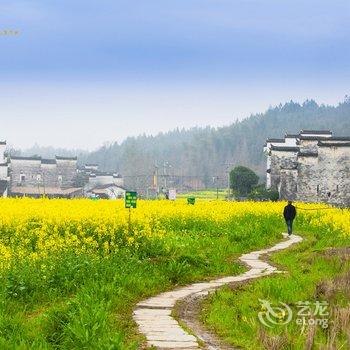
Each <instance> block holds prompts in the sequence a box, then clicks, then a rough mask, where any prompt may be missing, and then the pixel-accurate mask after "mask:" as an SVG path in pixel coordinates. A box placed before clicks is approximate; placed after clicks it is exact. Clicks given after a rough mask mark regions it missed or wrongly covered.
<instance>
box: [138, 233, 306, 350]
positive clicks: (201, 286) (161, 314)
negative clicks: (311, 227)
mask: <svg viewBox="0 0 350 350" xmlns="http://www.w3.org/2000/svg"><path fill="white" fill-rule="evenodd" d="M284 237H286V238H288V239H287V240H285V241H283V242H280V243H278V244H276V245H275V246H273V247H271V248H267V249H263V250H258V251H255V252H251V253H248V254H243V255H242V256H241V257H240V258H239V259H240V260H241V261H242V262H243V263H245V264H246V265H248V266H249V267H250V268H251V269H250V270H249V271H247V272H245V273H243V274H241V275H238V276H229V277H224V278H219V279H216V280H212V281H210V282H203V283H194V284H191V285H189V286H186V287H182V288H178V289H175V290H173V291H170V292H165V293H161V294H159V295H157V296H155V297H152V298H149V299H147V300H144V301H141V302H140V303H138V304H137V306H136V309H135V310H134V320H135V321H136V323H137V325H138V327H139V330H140V332H141V333H143V334H144V335H145V336H146V338H147V345H148V346H150V347H152V346H153V347H155V348H157V349H186V350H190V349H199V348H200V347H199V344H198V341H197V338H196V337H195V336H193V335H191V334H189V333H188V332H186V331H185V330H184V329H183V328H181V326H180V325H179V324H178V322H177V321H176V320H175V319H174V318H173V317H172V316H171V312H172V309H173V308H174V306H175V304H176V302H178V301H179V300H181V299H183V298H186V297H188V296H189V295H192V294H197V295H201V294H203V295H204V294H205V295H206V294H208V292H211V291H213V290H215V289H217V288H219V287H221V286H223V285H225V284H227V283H232V282H239V281H245V280H248V279H253V278H258V277H262V276H267V275H270V274H272V273H275V272H278V271H277V268H276V267H274V266H271V265H269V264H268V263H267V262H265V261H262V260H260V259H259V257H260V255H262V254H267V253H271V252H274V251H277V250H281V249H286V248H288V247H289V246H290V245H292V244H294V243H298V242H300V241H302V238H301V237H300V236H297V235H292V236H290V237H288V236H287V235H286V234H284Z"/></svg>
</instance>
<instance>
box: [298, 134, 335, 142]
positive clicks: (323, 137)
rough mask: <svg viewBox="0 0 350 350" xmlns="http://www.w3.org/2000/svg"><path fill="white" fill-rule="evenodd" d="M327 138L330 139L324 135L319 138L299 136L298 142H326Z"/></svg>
mask: <svg viewBox="0 0 350 350" xmlns="http://www.w3.org/2000/svg"><path fill="white" fill-rule="evenodd" d="M329 138H330V137H327V136H325V135H319V136H303V135H301V136H300V137H299V139H300V140H309V141H317V140H320V139H322V140H327V139H329Z"/></svg>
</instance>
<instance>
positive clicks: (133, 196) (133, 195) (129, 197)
mask: <svg viewBox="0 0 350 350" xmlns="http://www.w3.org/2000/svg"><path fill="white" fill-rule="evenodd" d="M124 202H125V208H127V209H129V227H128V232H129V233H130V230H131V208H134V209H136V206H137V192H134V191H125V198H124Z"/></svg>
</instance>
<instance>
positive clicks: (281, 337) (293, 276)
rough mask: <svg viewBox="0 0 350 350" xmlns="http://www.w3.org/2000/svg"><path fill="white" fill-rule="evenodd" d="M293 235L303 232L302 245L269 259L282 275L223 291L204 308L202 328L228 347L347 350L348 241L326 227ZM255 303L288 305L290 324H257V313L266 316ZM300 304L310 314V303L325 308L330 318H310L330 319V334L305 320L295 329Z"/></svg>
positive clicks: (349, 333)
mask: <svg viewBox="0 0 350 350" xmlns="http://www.w3.org/2000/svg"><path fill="white" fill-rule="evenodd" d="M297 231H299V232H304V233H303V234H302V235H303V236H304V238H305V240H304V242H302V243H301V244H299V245H298V246H296V247H293V248H291V249H289V250H288V251H285V252H280V253H277V254H275V255H273V257H272V260H273V261H274V262H275V264H276V265H280V266H283V269H284V270H286V271H287V273H286V274H279V275H274V276H272V277H267V278H264V279H261V280H257V281H252V282H251V283H249V284H246V285H242V286H240V287H238V288H230V287H225V288H223V289H221V290H220V291H218V292H217V293H215V294H213V295H212V296H211V297H209V298H208V299H207V300H206V301H204V302H203V311H202V315H201V317H202V320H203V322H204V323H205V324H206V325H207V326H208V327H209V328H210V329H212V330H213V331H214V332H215V333H217V334H218V335H219V336H221V337H222V338H223V339H225V341H226V342H228V343H230V344H234V345H236V346H240V347H241V348H243V349H252V350H253V349H254V350H255V349H269V350H270V349H276V350H278V349H349V348H350V307H349V304H350V274H349V268H350V255H349V249H347V247H349V246H350V237H346V236H345V235H344V234H342V232H341V231H337V230H334V229H333V230H330V229H329V226H327V225H325V226H323V227H322V226H319V227H318V228H317V230H316V229H313V228H312V225H306V224H303V223H302V224H301V225H299V227H298V228H297ZM259 299H260V300H268V301H269V302H271V303H272V304H273V305H278V303H279V302H283V303H286V304H287V305H289V306H290V307H291V309H292V311H293V318H292V320H291V321H290V322H289V323H287V324H283V323H284V321H285V318H284V319H283V315H280V317H281V321H280V324H277V325H275V324H271V323H270V325H271V326H272V328H268V327H266V326H264V325H263V324H262V323H261V322H260V321H259V319H258V314H259V312H262V315H263V317H265V316H266V314H264V310H262V307H261V302H260V301H259ZM300 301H301V302H306V301H308V302H310V309H307V310H306V312H308V311H311V313H314V312H315V304H314V303H317V302H318V301H319V302H322V301H325V302H327V303H328V305H329V306H328V307H327V310H325V311H326V312H330V316H329V317H328V316H321V315H320V314H319V313H318V315H315V316H314V318H315V319H328V321H329V326H328V328H323V327H322V324H321V323H320V324H318V325H313V323H315V322H314V321H308V320H309V319H310V318H313V317H312V316H306V318H305V320H306V322H307V325H306V326H305V327H304V328H303V327H302V326H301V325H299V324H297V322H300V321H297V319H298V318H299V319H302V316H301V315H298V312H301V308H300V305H299V304H298V302H300ZM279 306H281V305H279ZM302 313H304V311H303V312H302ZM316 313H317V312H316ZM264 319H265V320H266V317H265V318H264ZM308 322H310V324H309V323H308Z"/></svg>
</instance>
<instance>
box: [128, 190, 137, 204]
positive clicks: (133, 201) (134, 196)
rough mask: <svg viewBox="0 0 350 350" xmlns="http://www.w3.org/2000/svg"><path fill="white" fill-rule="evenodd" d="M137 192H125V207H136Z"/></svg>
mask: <svg viewBox="0 0 350 350" xmlns="http://www.w3.org/2000/svg"><path fill="white" fill-rule="evenodd" d="M136 201H137V192H133V191H126V192H125V208H136Z"/></svg>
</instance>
